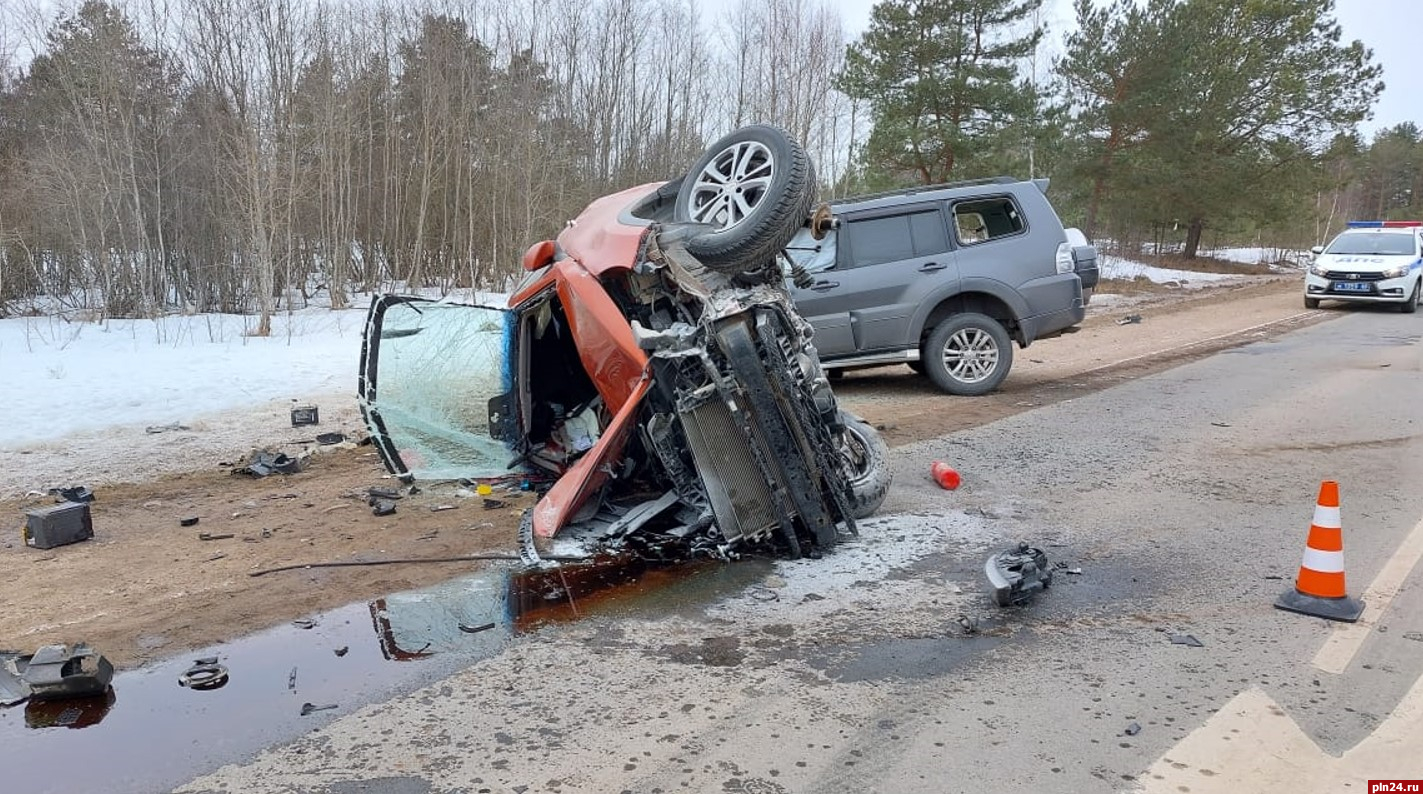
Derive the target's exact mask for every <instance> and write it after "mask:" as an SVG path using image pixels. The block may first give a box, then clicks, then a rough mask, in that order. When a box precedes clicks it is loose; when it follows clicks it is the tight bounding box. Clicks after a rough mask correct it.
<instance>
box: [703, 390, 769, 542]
mask: <svg viewBox="0 0 1423 794" xmlns="http://www.w3.org/2000/svg"><path fill="white" fill-rule="evenodd" d="M682 427H683V428H684V429H685V430H686V433H687V444H688V446H690V447H691V448H692V457H693V458H694V459H695V460H696V463H697V469H698V470H699V471H700V472H701V476H702V483H703V485H705V486H706V489H707V499H708V500H709V501H710V502H711V507H712V515H713V516H715V517H716V525H717V527H719V528H720V529H721V534H722V535H723V536H725V537H726V539H727V540H728V541H734V540H739V539H743V538H745V539H750V540H754V539H757V538H759V537H761V536H763V535H765V534H767V533H769V532H770V531H771V530H772V529H774V528H775V527H776V525H777V520H776V510H775V505H774V503H773V502H772V497H771V491H770V489H769V488H768V487H767V486H766V482H765V480H763V479H762V478H761V470H760V469H758V468H757V467H756V460H755V458H753V457H752V454H751V448H750V446H748V443H747V442H748V439H747V438H746V434H745V432H744V431H743V430H742V428H741V426H740V425H739V424H737V423H736V421H735V420H734V419H733V418H732V416H731V410H730V409H729V408H727V406H726V404H725V403H723V402H722V401H721V400H710V401H708V402H705V403H702V404H701V405H699V406H697V407H696V408H693V409H692V410H690V411H687V412H685V413H683V414H682ZM750 441H751V443H760V442H759V441H755V440H750Z"/></svg>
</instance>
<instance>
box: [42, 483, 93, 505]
mask: <svg viewBox="0 0 1423 794" xmlns="http://www.w3.org/2000/svg"><path fill="white" fill-rule="evenodd" d="M49 492H50V493H51V494H53V495H54V497H55V500H56V501H59V502H92V501H94V492H93V491H91V490H90V489H89V486H87V485H75V486H73V487H72V488H51V489H49Z"/></svg>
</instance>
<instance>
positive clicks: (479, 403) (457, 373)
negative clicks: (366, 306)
mask: <svg viewBox="0 0 1423 794" xmlns="http://www.w3.org/2000/svg"><path fill="white" fill-rule="evenodd" d="M515 338H516V336H515V323H514V317H513V312H511V311H509V310H508V309H498V308H492V307H489V306H478V305H471V304H460V303H447V302H444V301H433V300H429V299H426V298H415V297H409V296H404V295H384V296H379V297H377V298H376V299H375V300H373V301H372V302H371V309H370V313H369V314H368V315H367V316H366V329H365V338H364V340H363V342H362V344H361V369H360V380H359V383H358V397H359V402H360V406H361V415H362V417H363V418H364V419H365V422H366V427H367V429H368V430H369V431H370V434H371V440H372V442H373V443H374V444H375V447H376V449H377V450H379V452H380V456H381V459H382V460H383V461H384V462H385V465H386V468H388V469H389V470H390V471H391V473H393V474H395V475H397V476H399V477H400V478H401V479H403V480H407V481H408V480H410V479H413V478H419V479H422V480H455V479H461V478H470V479H486V478H497V477H505V476H510V475H519V474H522V473H523V472H524V468H523V465H522V464H521V463H520V462H519V460H518V457H519V456H518V455H517V453H516V452H515V451H514V450H513V444H512V442H513V440H514V439H516V438H517V437H518V434H517V433H516V432H515V431H514V430H513V429H512V428H513V427H514V426H515V423H516V421H517V420H516V417H515V416H513V415H512V414H513V411H512V406H513V400H512V398H511V395H510V390H511V389H512V388H513V380H514V379H513V366H514V364H513V362H514V361H515V357H514V350H515V344H516V342H515Z"/></svg>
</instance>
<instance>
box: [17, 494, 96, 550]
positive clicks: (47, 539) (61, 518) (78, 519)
mask: <svg viewBox="0 0 1423 794" xmlns="http://www.w3.org/2000/svg"><path fill="white" fill-rule="evenodd" d="M25 517H26V521H25V528H24V532H23V535H24V542H25V545H26V546H31V547H33V548H36V549H52V548H54V547H56V546H66V545H68V544H70V543H78V542H79V541H81V540H88V539H90V538H92V537H94V519H93V516H91V515H90V513H89V503H88V502H63V503H61V504H57V505H51V506H49V507H40V508H36V509H34V510H30V511H27V512H26V513H25Z"/></svg>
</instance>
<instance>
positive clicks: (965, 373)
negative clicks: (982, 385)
mask: <svg viewBox="0 0 1423 794" xmlns="http://www.w3.org/2000/svg"><path fill="white" fill-rule="evenodd" d="M943 358H944V368H945V369H947V370H948V371H949V374H950V375H952V376H953V377H954V379H955V380H958V381H961V382H963V383H979V382H981V381H985V380H987V379H988V378H989V377H991V376H992V375H993V371H994V370H996V369H997V368H998V343H997V342H996V341H994V339H993V336H992V335H991V334H989V333H988V332H987V331H984V330H983V329H981V328H963V329H960V330H958V331H955V332H954V334H953V335H952V336H950V337H949V341H948V342H947V343H946V344H945V345H944V356H943Z"/></svg>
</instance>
